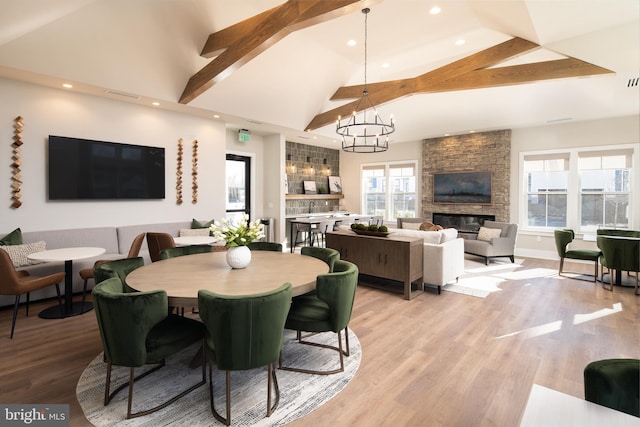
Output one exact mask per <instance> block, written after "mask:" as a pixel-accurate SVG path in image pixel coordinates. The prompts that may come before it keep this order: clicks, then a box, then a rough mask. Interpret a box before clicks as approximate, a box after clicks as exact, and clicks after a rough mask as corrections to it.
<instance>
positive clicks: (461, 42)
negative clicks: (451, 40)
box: [456, 39, 465, 46]
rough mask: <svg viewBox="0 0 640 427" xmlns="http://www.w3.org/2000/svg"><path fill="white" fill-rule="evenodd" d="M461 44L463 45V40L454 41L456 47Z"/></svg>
mask: <svg viewBox="0 0 640 427" xmlns="http://www.w3.org/2000/svg"><path fill="white" fill-rule="evenodd" d="M463 44H465V40H464V39H458V40H456V46H462V45H463Z"/></svg>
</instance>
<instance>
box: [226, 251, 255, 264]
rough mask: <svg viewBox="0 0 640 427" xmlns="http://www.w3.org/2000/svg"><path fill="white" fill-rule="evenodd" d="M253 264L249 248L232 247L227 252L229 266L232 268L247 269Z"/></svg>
mask: <svg viewBox="0 0 640 427" xmlns="http://www.w3.org/2000/svg"><path fill="white" fill-rule="evenodd" d="M250 262H251V249H249V247H248V246H232V247H230V248H229V250H227V264H229V267H231V268H245V267H246V266H248V265H249V263H250Z"/></svg>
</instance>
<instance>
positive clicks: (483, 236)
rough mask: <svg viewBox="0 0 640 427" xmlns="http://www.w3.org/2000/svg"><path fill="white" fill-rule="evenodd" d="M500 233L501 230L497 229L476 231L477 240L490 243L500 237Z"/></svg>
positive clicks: (481, 228) (484, 228) (482, 228)
mask: <svg viewBox="0 0 640 427" xmlns="http://www.w3.org/2000/svg"><path fill="white" fill-rule="evenodd" d="M501 232H502V230H500V229H499V228H486V227H480V230H478V240H484V241H485V242H490V241H491V240H492V239H494V238H496V237H500V233H501Z"/></svg>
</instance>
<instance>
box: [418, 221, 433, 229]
mask: <svg viewBox="0 0 640 427" xmlns="http://www.w3.org/2000/svg"><path fill="white" fill-rule="evenodd" d="M431 227H433V223H432V222H431V221H425V222H423V223H422V224H420V227H419V229H420V230H422V231H424V230H430V231H434V230H431Z"/></svg>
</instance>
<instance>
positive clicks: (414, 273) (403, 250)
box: [326, 230, 424, 300]
mask: <svg viewBox="0 0 640 427" xmlns="http://www.w3.org/2000/svg"><path fill="white" fill-rule="evenodd" d="M326 242H327V247H328V248H333V249H336V250H337V251H338V252H340V259H344V260H347V261H349V262H352V263H354V264H356V265H357V266H358V270H360V273H361V274H366V275H369V276H375V277H381V278H383V279H389V280H396V281H400V282H402V283H403V284H404V298H405V299H408V300H410V299H412V298H413V297H415V296H416V295H418V294H420V293H422V292H423V290H424V285H423V283H422V276H423V268H422V267H423V266H422V263H423V258H422V249H423V243H424V240H423V239H421V238H419V237H409V236H396V237H394V236H393V234H390V235H388V236H387V237H377V236H364V235H358V234H355V233H354V232H352V231H348V230H343V231H334V232H332V233H327V235H326ZM415 281H418V286H417V289H412V287H413V285H412V282H415Z"/></svg>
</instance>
